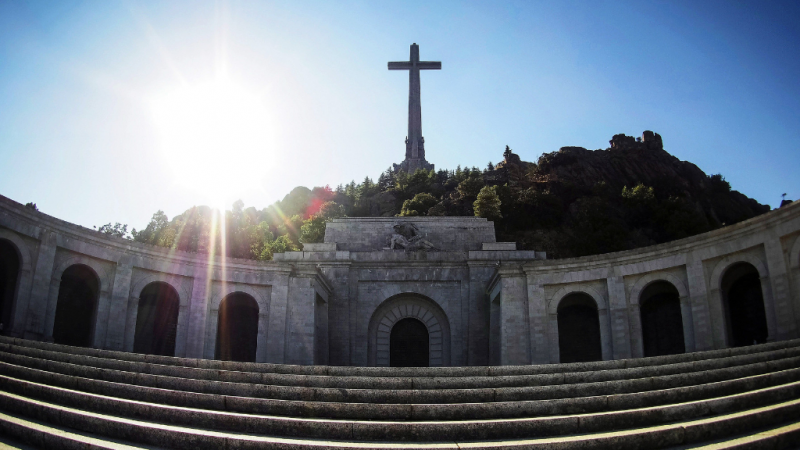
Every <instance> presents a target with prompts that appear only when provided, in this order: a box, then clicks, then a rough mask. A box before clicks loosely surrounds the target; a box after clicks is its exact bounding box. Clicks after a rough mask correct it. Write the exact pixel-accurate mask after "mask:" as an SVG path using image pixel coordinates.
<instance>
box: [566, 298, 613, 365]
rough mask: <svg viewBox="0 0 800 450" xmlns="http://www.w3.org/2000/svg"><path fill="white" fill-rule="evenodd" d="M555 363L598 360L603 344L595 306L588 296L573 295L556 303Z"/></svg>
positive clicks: (599, 359) (600, 356)
mask: <svg viewBox="0 0 800 450" xmlns="http://www.w3.org/2000/svg"><path fill="white" fill-rule="evenodd" d="M556 314H557V320H558V349H559V361H560V362H562V363H570V362H588V361H601V360H602V359H603V348H602V347H603V345H602V337H601V333H600V316H599V313H598V309H597V303H595V301H594V299H592V297H591V296H589V295H588V294H585V293H582V292H576V293H572V294H569V295H567V296H565V297H564V298H562V299H561V301H559V302H558V308H557V310H556Z"/></svg>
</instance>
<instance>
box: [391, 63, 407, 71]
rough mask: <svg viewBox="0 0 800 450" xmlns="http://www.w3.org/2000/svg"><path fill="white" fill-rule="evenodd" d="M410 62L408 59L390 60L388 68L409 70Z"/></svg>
mask: <svg viewBox="0 0 800 450" xmlns="http://www.w3.org/2000/svg"><path fill="white" fill-rule="evenodd" d="M411 67H412V65H411V62H410V61H401V62H390V63H389V70H411Z"/></svg>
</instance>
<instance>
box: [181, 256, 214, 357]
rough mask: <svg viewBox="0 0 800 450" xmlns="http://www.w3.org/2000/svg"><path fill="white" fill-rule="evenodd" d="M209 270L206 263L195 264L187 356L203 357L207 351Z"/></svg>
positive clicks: (187, 336) (187, 335)
mask: <svg viewBox="0 0 800 450" xmlns="http://www.w3.org/2000/svg"><path fill="white" fill-rule="evenodd" d="M207 270H208V268H207V267H206V266H205V265H202V266H194V279H193V282H192V300H191V302H190V303H189V324H188V330H187V331H188V332H187V333H186V357H187V358H202V357H203V355H204V353H205V341H206V322H207V319H208V317H207V316H208V288H209V281H210V280H209V277H208V273H207ZM176 347H177V344H176Z"/></svg>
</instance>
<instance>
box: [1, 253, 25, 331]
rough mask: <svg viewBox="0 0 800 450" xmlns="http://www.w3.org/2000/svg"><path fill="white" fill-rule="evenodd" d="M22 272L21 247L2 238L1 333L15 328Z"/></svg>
mask: <svg viewBox="0 0 800 450" xmlns="http://www.w3.org/2000/svg"><path fill="white" fill-rule="evenodd" d="M21 273H22V258H21V255H20V253H19V249H18V248H17V247H16V246H15V245H14V244H13V243H12V242H11V241H9V240H8V239H2V238H0V324H2V327H0V334H4V335H5V334H8V333H9V332H10V331H11V330H12V329H13V325H14V324H13V320H14V312H15V310H16V308H15V307H16V300H17V292H18V291H19V280H20V275H21Z"/></svg>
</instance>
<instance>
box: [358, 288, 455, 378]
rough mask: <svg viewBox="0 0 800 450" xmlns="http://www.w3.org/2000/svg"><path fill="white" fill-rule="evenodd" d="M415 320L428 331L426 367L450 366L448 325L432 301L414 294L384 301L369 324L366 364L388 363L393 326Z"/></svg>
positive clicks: (382, 364)
mask: <svg viewBox="0 0 800 450" xmlns="http://www.w3.org/2000/svg"><path fill="white" fill-rule="evenodd" d="M408 318H411V319H416V320H417V321H419V322H421V323H422V324H423V325H424V326H425V328H426V329H427V331H428V364H427V365H428V366H431V367H437V366H445V365H449V364H450V323H449V321H448V320H447V315H446V314H445V313H444V310H442V308H441V307H440V306H439V305H437V304H436V302H434V301H433V300H430V299H428V298H427V297H423V296H421V295H416V294H401V295H398V296H396V297H392V298H390V299H388V300H386V301H384V302H383V303H382V304H381V305H380V306H378V308H377V309H375V312H374V313H373V314H372V319H371V320H370V322H369V330H368V333H369V341H368V346H367V347H368V350H367V351H368V361H369V365H371V366H384V367H388V366H389V365H390V364H391V360H390V356H391V353H390V352H391V335H392V330H393V328H394V327H395V324H397V323H398V322H400V321H401V320H403V319H408Z"/></svg>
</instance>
